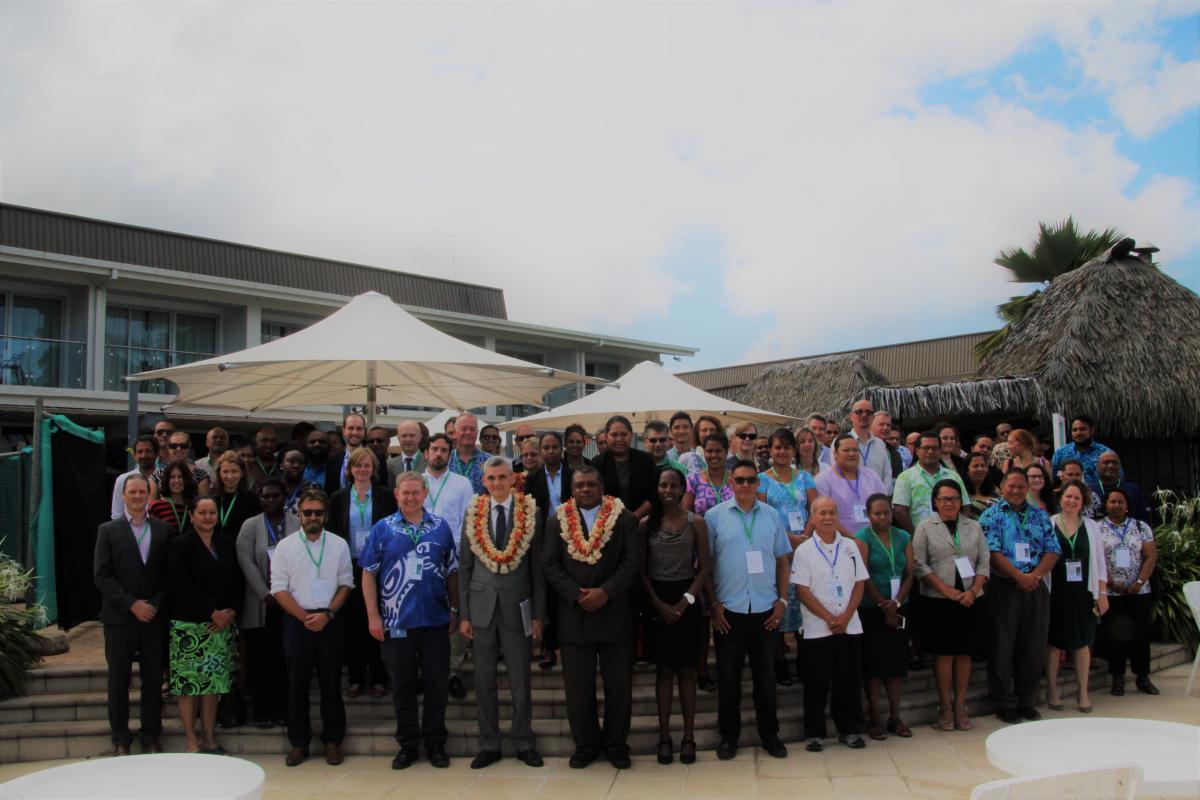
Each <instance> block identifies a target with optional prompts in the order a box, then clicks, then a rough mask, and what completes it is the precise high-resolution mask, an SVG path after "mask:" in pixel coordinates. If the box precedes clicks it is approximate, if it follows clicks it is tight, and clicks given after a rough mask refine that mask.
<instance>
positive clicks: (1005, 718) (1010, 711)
mask: <svg viewBox="0 0 1200 800" xmlns="http://www.w3.org/2000/svg"><path fill="white" fill-rule="evenodd" d="M996 716H997V717H999V718H1000V721H1001V722H1007V723H1009V724H1010V725H1011V724H1013V723H1014V722H1020V721H1021V715H1020V714H1018V713H1017V710H1016V709H1015V708H1001V709H997V710H996Z"/></svg>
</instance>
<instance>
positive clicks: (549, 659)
mask: <svg viewBox="0 0 1200 800" xmlns="http://www.w3.org/2000/svg"><path fill="white" fill-rule="evenodd" d="M557 663H558V656H555V655H549V656H543V657H542V660H541V661H539V662H538V669H554V665H555V664H557Z"/></svg>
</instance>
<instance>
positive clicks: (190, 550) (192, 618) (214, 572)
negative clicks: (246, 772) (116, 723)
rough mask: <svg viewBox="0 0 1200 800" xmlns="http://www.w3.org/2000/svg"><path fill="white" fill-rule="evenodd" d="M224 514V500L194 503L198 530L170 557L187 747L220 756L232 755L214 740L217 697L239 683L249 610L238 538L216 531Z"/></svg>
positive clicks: (175, 682) (173, 683)
mask: <svg viewBox="0 0 1200 800" xmlns="http://www.w3.org/2000/svg"><path fill="white" fill-rule="evenodd" d="M218 518H219V512H218V509H217V502H216V500H214V499H213V498H211V497H200V498H197V499H196V500H195V501H194V503H193V504H192V511H191V522H192V524H191V528H190V529H189V530H187V531H186V532H185V533H183V534H182V535H181V536H178V537H176V538H175V539H173V540H171V543H170V548H169V550H168V562H167V577H168V580H167V585H168V586H169V587H170V590H169V591H170V594H171V605H170V608H171V631H170V639H169V654H170V660H171V677H170V681H169V686H170V689H171V694H173V695H175V696H176V697H177V698H178V699H179V716H180V717H182V719H183V733H184V736H185V737H186V739H187V751H188V752H189V753H211V754H216V755H220V754H222V753H224V752H225V751H224V749H222V748H221V746H220V745H219V744H217V740H216V739H215V738H214V732H215V728H216V723H217V701H218V700H219V698H220V696H221V695H223V694H225V693H227V692H228V691H229V690H230V689H231V688H232V685H233V669H234V666H235V664H236V661H237V647H236V644H237V628H236V627H235V625H234V621H235V620H236V619H237V615H238V611H240V610H241V605H242V580H243V579H242V571H241V569H240V567H239V566H238V560H237V548H236V547H235V545H234V542H233V539H231V538H229V537H227V536H224V535H222V534H220V533H217V532H216V528H217V522H218ZM197 706H199V710H200V726H201V734H202V735H201V738H199V739H197V738H196V709H197Z"/></svg>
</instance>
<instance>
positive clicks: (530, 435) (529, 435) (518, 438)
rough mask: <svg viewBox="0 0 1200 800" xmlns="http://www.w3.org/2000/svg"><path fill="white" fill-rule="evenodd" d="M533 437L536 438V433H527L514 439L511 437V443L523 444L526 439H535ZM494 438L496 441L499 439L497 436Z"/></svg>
mask: <svg viewBox="0 0 1200 800" xmlns="http://www.w3.org/2000/svg"><path fill="white" fill-rule="evenodd" d="M535 436H537V434H536V433H527V434H525V435H524V436H514V437H513V441H517V442H523V441H525V440H526V439H532V438H533V437H535ZM496 438H497V439H499V438H500V437H499V436H497V437H496Z"/></svg>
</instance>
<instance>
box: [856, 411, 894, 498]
mask: <svg viewBox="0 0 1200 800" xmlns="http://www.w3.org/2000/svg"><path fill="white" fill-rule="evenodd" d="M874 416H875V406H874V405H872V403H871V401H870V400H859V401H858V402H856V403H855V404H854V405H852V406H850V435H851V436H853V437H854V441H855V442H857V443H858V452H859V455H860V456H862V458H861V460H860V461H859V465H860V466H861V467H863V468H865V469H869V470H871V471H872V472H874V473H875V474H876V475H878V476H879V479H880V480H881V481H883V488H884V490H885V493H886V494H891V493H892V486H893V485H895V483H896V478H895V475H894V473H893V472H892V459H891V456H890V455H889V454H888V448H887V443H886V442H884V441H883V440H882V439H880V438H879V437H878V436H876V435H875V434H873V433H872V432H871V419H872V418H873V417H874ZM889 420H890V417H889Z"/></svg>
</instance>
